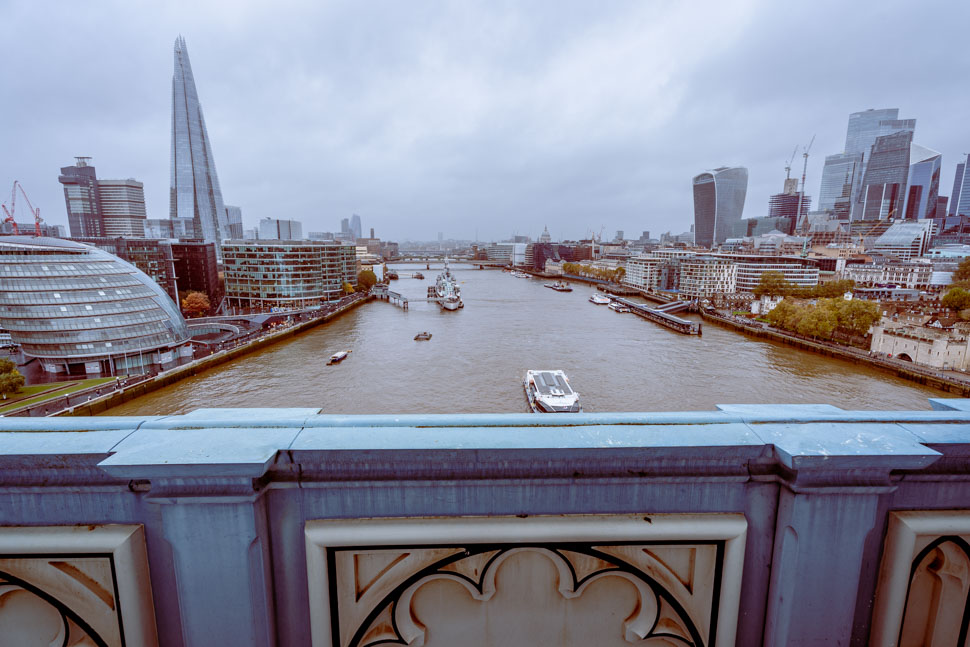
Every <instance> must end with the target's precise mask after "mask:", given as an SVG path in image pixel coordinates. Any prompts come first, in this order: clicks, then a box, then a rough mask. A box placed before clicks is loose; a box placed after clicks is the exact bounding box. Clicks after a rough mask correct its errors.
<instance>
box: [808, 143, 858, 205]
mask: <svg viewBox="0 0 970 647" xmlns="http://www.w3.org/2000/svg"><path fill="white" fill-rule="evenodd" d="M862 157H863V156H862V153H838V154H837V155H828V156H826V158H825V166H824V167H823V168H822V186H821V187H820V188H819V198H818V208H819V210H820V211H830V212H833V213H834V214H835V217H836V218H837V219H838V220H848V219H849V215H850V214H851V213H852V191H853V187H855V186H857V185H858V184H859V182H860V181H861V176H862Z"/></svg>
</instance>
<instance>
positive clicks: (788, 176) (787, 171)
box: [785, 145, 798, 180]
mask: <svg viewBox="0 0 970 647" xmlns="http://www.w3.org/2000/svg"><path fill="white" fill-rule="evenodd" d="M796 155H798V146H797V145H796V146H795V150H793V151H792V152H791V157H790V158H789V159H788V163H787V164H785V179H786V180H789V179H791V164H792V162H794V161H795V156H796Z"/></svg>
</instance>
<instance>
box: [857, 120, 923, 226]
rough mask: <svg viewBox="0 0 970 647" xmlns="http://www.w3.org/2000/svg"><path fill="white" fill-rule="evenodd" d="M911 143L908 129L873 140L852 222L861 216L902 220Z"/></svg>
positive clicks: (871, 218) (911, 136)
mask: <svg viewBox="0 0 970 647" xmlns="http://www.w3.org/2000/svg"><path fill="white" fill-rule="evenodd" d="M912 143H913V131H911V130H900V131H898V132H896V133H893V134H892V135H884V136H882V137H877V138H876V143H875V144H873V145H872V154H871V155H870V157H869V161H868V162H867V163H866V171H865V175H864V176H863V179H862V187H861V190H860V192H859V202H858V203H857V204H858V207H859V209H858V212H857V213H858V215H856V216H855V217H854V218H853V219H855V220H858V219H860V218H859V216H860V215H861V219H862V220H886V219H888V218H902V217H903V206H904V203H905V199H906V183H907V180H908V179H909V149H910V146H911V145H912Z"/></svg>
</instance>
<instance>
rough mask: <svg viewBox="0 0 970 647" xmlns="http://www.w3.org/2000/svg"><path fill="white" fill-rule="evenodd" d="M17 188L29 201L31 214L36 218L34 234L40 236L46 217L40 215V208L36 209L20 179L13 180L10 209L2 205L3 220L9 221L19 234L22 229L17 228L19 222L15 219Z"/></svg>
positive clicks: (26, 200) (25, 199)
mask: <svg viewBox="0 0 970 647" xmlns="http://www.w3.org/2000/svg"><path fill="white" fill-rule="evenodd" d="M17 189H20V195H22V196H23V198H24V201H25V202H26V203H27V209H28V210H30V215H31V216H33V218H34V234H35V235H36V236H38V237H39V236H40V235H41V234H40V223H42V222H44V219H43V218H41V217H40V209H35V208H34V205H32V204H31V203H30V198H28V197H27V192H26V191H24V187H23V185H22V184H20V182H19V181H18V180H14V181H13V189H11V190H10V209H7V205H5V204H4V205H0V208H2V209H3V213H4V219H3V222H5V223H7V222H9V223H10V225H11V226H12V227H13V233H15V234H19V233H20V230H19V229H18V228H17V222H16V221H15V220H14V214H15V213H16V212H17Z"/></svg>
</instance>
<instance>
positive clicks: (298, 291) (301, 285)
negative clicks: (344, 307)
mask: <svg viewBox="0 0 970 647" xmlns="http://www.w3.org/2000/svg"><path fill="white" fill-rule="evenodd" d="M222 263H223V271H224V276H225V291H226V303H227V305H228V307H229V308H231V309H240V310H244V311H266V312H269V311H273V310H274V309H283V310H292V309H301V308H307V307H311V306H315V305H320V304H322V303H325V302H327V301H334V300H337V299H339V298H340V297H341V296H342V295H343V293H344V292H343V286H344V283H350V284H351V285H356V282H357V274H356V272H357V257H356V252H355V248H354V246H353V245H343V244H339V243H328V242H316V241H292V240H247V241H225V242H223V244H222Z"/></svg>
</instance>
